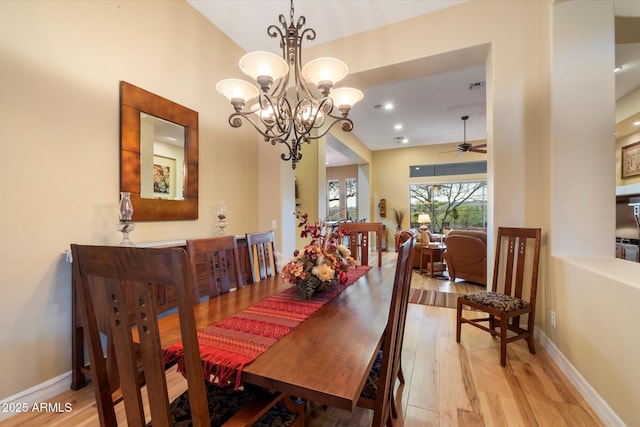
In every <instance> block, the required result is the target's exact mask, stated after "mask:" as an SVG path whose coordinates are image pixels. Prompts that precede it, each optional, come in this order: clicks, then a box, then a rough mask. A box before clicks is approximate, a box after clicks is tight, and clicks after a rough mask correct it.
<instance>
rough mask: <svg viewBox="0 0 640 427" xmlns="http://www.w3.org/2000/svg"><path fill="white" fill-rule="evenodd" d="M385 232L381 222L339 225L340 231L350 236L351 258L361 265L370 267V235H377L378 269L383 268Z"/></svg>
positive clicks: (344, 223) (343, 223) (342, 223)
mask: <svg viewBox="0 0 640 427" xmlns="http://www.w3.org/2000/svg"><path fill="white" fill-rule="evenodd" d="M383 230H384V229H383V226H382V223H381V222H341V223H339V224H338V231H339V232H342V233H343V234H344V235H346V236H349V249H350V250H351V256H352V257H353V258H355V259H356V260H358V261H359V262H360V264H361V265H369V233H375V234H376V250H377V251H378V267H382V233H383Z"/></svg>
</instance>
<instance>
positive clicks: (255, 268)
mask: <svg viewBox="0 0 640 427" xmlns="http://www.w3.org/2000/svg"><path fill="white" fill-rule="evenodd" d="M246 239H247V247H248V250H249V264H250V265H251V277H252V279H253V283H256V282H258V281H260V280H262V279H266V278H267V277H271V276H272V275H275V274H278V273H279V272H280V268H279V266H278V260H277V257H276V243H275V240H276V239H275V236H274V234H273V231H264V232H259V233H247V234H246Z"/></svg>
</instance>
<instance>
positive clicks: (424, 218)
mask: <svg viewBox="0 0 640 427" xmlns="http://www.w3.org/2000/svg"><path fill="white" fill-rule="evenodd" d="M430 223H431V217H430V216H429V214H428V213H421V214H420V215H418V224H422V225H421V226H420V228H421V229H425V228H426V229H428V228H429V227H428V226H426V225H425V224H430Z"/></svg>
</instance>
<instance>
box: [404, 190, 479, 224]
mask: <svg viewBox="0 0 640 427" xmlns="http://www.w3.org/2000/svg"><path fill="white" fill-rule="evenodd" d="M421 213H428V214H429V216H430V218H431V223H430V224H428V225H429V229H430V230H431V231H434V232H441V231H442V230H443V228H460V227H486V226H487V183H486V181H479V182H452V183H444V184H413V185H411V186H410V221H411V226H412V227H418V226H420V225H422V224H419V223H418V215H420V214H421Z"/></svg>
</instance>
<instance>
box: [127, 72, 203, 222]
mask: <svg viewBox="0 0 640 427" xmlns="http://www.w3.org/2000/svg"><path fill="white" fill-rule="evenodd" d="M120 191H128V192H129V193H131V202H132V204H133V217H132V220H133V221H170V220H190V219H198V112H197V111H193V110H191V109H189V108H187V107H184V106H182V105H180V104H176V103H175V102H172V101H169V100H168V99H165V98H162V97H161V96H158V95H155V94H153V93H151V92H148V91H146V90H144V89H141V88H139V87H136V86H134V85H132V84H130V83H127V82H124V81H122V82H120Z"/></svg>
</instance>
